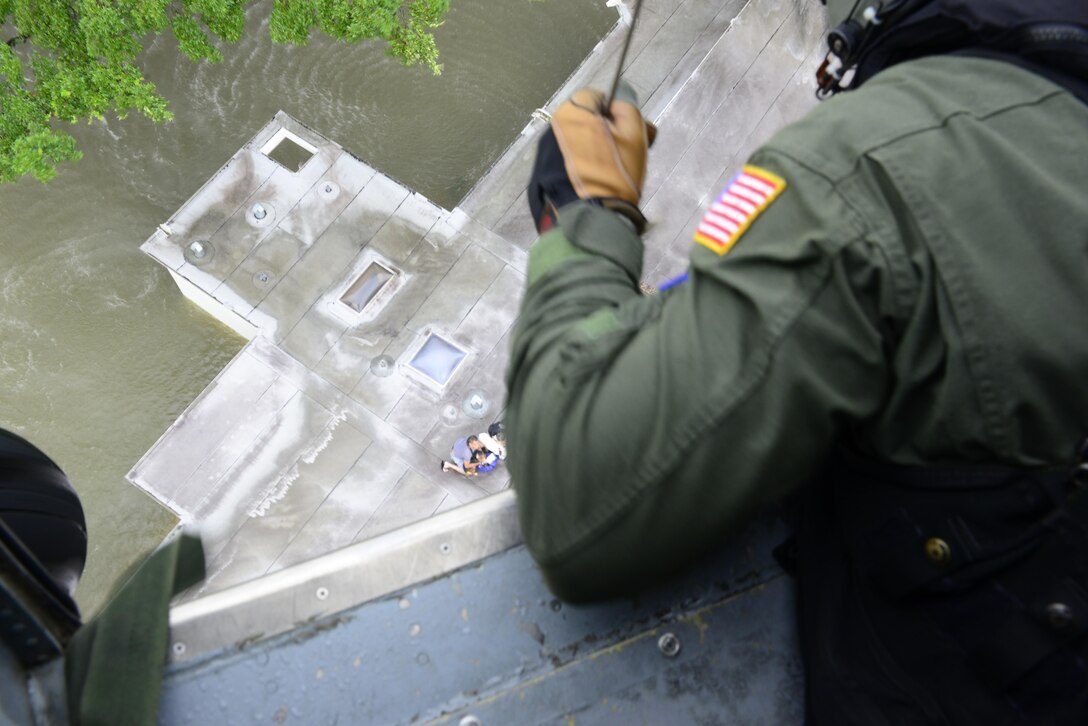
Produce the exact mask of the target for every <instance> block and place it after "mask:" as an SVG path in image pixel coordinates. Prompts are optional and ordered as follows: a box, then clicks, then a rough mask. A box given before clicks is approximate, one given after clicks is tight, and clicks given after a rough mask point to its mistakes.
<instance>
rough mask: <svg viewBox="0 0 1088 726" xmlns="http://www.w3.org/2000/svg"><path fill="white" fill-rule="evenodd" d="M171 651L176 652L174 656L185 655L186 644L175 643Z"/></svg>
mask: <svg viewBox="0 0 1088 726" xmlns="http://www.w3.org/2000/svg"><path fill="white" fill-rule="evenodd" d="M171 650H173V651H174V655H177V656H182V655H185V643H182V642H181V641H180V640H179V641H177V642H176V643H174V645H173V646H172V647H171Z"/></svg>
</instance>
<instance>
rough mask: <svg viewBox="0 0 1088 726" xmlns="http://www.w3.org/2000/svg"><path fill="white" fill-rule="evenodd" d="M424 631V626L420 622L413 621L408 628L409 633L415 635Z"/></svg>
mask: <svg viewBox="0 0 1088 726" xmlns="http://www.w3.org/2000/svg"><path fill="white" fill-rule="evenodd" d="M422 632H423V626H422V625H420V624H419V623H412V626H411V627H410V628H408V635H411V636H412V637H415V636H417V635H419V634H420V633H422Z"/></svg>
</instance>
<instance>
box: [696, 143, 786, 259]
mask: <svg viewBox="0 0 1088 726" xmlns="http://www.w3.org/2000/svg"><path fill="white" fill-rule="evenodd" d="M785 188H786V180H785V179H783V178H782V177H780V176H778V175H777V174H772V173H771V172H769V171H767V170H766V169H760V168H759V167H758V166H752V165H751V164H748V165H746V166H745V167H744V168H743V169H741V172H740V173H739V174H737V175H736V176H735V177H733V181H731V182H729V185H728V186H727V187H726V188H725V191H724V192H722V194H721V196H720V197H718V198H717V200H715V202H714V203H713V204H711V205H710V209H708V210H707V212H706V215H705V216H704V217H703V221H701V222H700V223H699V228H698V229H696V230H695V241H696V242H697V243H698V244H701V245H702V246H704V247H706V248H707V249H709V250H711V251H713V252H715V253H717V254H719V255H724V254H725V253H726V252H728V251H729V250H730V249H732V247H733V245H735V244H736V243H737V240H738V239H740V236H741V235H742V234H744V230H746V229H748V227H749V226H750V225H751V224H752V222H753V221H755V218H756V217H758V216H759V214H760V212H762V211H763V210H764V209H766V208H767V207H769V206H770V204H771V202H773V201H774V200H775V198H776V197H777V196H778V195H779V194H781V193H782V190H783V189H785Z"/></svg>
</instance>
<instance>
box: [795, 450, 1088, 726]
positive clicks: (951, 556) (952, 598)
mask: <svg viewBox="0 0 1088 726" xmlns="http://www.w3.org/2000/svg"><path fill="white" fill-rule="evenodd" d="M1071 482H1072V480H1071V478H1070V475H1069V470H1068V469H1066V470H1063V471H1029V470H1021V469H1010V468H998V467H982V468H979V467H970V468H968V467H953V468H925V469H923V468H910V467H899V466H890V465H886V464H874V463H872V462H868V461H863V460H860V459H858V458H856V457H854V456H851V455H848V454H839V455H837V456H836V457H835V458H834V460H833V463H832V464H831V465H830V466H829V467H828V469H827V471H826V472H825V474H824V476H823V477H822V480H821V481H820V482H818V483H817V484H815V485H814V486H813V487H811V488H810V490H809V493H808V495H807V496H808V500H807V502H806V503H805V505H804V507H803V510H802V513H801V517H800V520H799V526H798V530H797V540H796V541H797V549H796V558H797V560H796V563H797V570H798V573H797V574H798V577H799V585H800V587H799V591H800V595H799V608H800V629H801V642H802V649H803V652H804V658H805V668H806V677H807V681H808V683H807V685H808V687H807V697H806V701H807V712H808V721H809V724H810V726H824V725H825V724H826V725H827V726H853V725H856V726H885V725H886V726H913V725H914V724H927V725H928V724H957V725H958V724H965V725H966V724H970V725H971V726H975V725H977V724H983V725H984V726H998V725H1002V724H1033V725H1034V724H1039V725H1040V726H1042V725H1045V726H1064V725H1069V726H1074V725H1076V726H1083V725H1084V724H1088V637H1086V634H1088V493H1085V496H1084V497H1077V494H1079V489H1078V487H1076V486H1074V485H1073V484H1072V483H1071Z"/></svg>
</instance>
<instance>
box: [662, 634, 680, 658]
mask: <svg viewBox="0 0 1088 726" xmlns="http://www.w3.org/2000/svg"><path fill="white" fill-rule="evenodd" d="M657 648H658V650H660V651H661V653H662V655H664V656H665V657H666V658H675V657H676V656H677V654H679V653H680V639H679V638H677V637H676V635H674V634H673V633H665V634H664V635H662V636H661V637H660V638H658V639H657Z"/></svg>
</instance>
